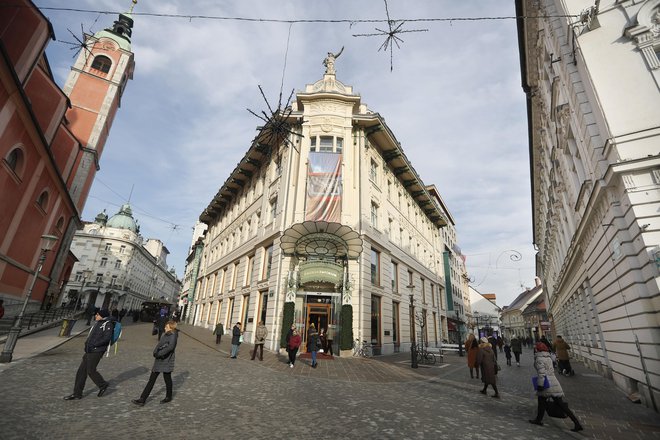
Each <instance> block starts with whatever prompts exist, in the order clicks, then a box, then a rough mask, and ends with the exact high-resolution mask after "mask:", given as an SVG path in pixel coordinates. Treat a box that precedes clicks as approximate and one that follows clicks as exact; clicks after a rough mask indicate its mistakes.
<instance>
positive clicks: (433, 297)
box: [431, 283, 435, 308]
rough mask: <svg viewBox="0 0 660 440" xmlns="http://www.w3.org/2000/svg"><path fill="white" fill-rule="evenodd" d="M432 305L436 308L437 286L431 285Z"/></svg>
mask: <svg viewBox="0 0 660 440" xmlns="http://www.w3.org/2000/svg"><path fill="white" fill-rule="evenodd" d="M431 304H432V305H433V308H435V286H434V285H433V283H431Z"/></svg>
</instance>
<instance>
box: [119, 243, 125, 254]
mask: <svg viewBox="0 0 660 440" xmlns="http://www.w3.org/2000/svg"><path fill="white" fill-rule="evenodd" d="M124 252H126V246H124V245H123V244H122V245H121V246H119V253H120V254H123V253H124Z"/></svg>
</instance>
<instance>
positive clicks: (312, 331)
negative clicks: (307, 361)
mask: <svg viewBox="0 0 660 440" xmlns="http://www.w3.org/2000/svg"><path fill="white" fill-rule="evenodd" d="M320 343H321V342H320V340H319V333H318V332H317V331H316V326H315V325H314V323H312V324H311V325H310V326H309V330H308V331H307V351H308V352H310V353H311V354H312V368H316V366H317V365H318V362H316V352H317V351H318V350H319V345H320Z"/></svg>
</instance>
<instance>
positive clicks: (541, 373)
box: [529, 342, 584, 432]
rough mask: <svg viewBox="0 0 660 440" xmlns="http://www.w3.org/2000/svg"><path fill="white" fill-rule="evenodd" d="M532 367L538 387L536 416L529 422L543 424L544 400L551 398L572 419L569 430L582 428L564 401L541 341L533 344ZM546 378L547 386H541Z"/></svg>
mask: <svg viewBox="0 0 660 440" xmlns="http://www.w3.org/2000/svg"><path fill="white" fill-rule="evenodd" d="M534 368H535V369H536V377H538V387H537V389H536V396H537V398H536V400H537V404H538V405H537V407H536V418H535V419H531V420H530V421H529V423H532V424H534V425H539V426H543V416H544V415H545V409H546V401H547V399H548V398H552V400H554V402H555V403H556V404H557V405H558V406H559V407H560V408H561V409H562V411H564V413H566V415H567V416H568V417H569V418H570V419H571V420H572V421H573V424H574V426H573V429H571V431H573V432H578V431H582V430H583V429H584V428H583V427H582V425H581V424H580V422H579V421H578V419H577V417H575V414H573V411H571V410H570V408H569V407H568V404H567V403H566V402H564V400H563V397H564V390H563V389H562V388H561V384H560V383H559V380H557V377H556V376H555V369H554V368H553V366H552V358H551V357H550V351H549V350H548V346H547V345H546V344H545V343H543V342H537V343H536V345H535V346H534ZM545 377H547V378H548V384H549V386H548V388H544V387H543V382H544V381H545V379H542V378H545Z"/></svg>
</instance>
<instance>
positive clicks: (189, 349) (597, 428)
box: [0, 323, 660, 440]
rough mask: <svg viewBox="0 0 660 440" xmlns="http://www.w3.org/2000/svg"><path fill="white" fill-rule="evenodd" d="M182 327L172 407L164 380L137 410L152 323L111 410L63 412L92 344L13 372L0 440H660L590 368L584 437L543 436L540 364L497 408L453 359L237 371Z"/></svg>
mask: <svg viewBox="0 0 660 440" xmlns="http://www.w3.org/2000/svg"><path fill="white" fill-rule="evenodd" d="M180 328H181V332H180V335H179V346H178V348H177V352H176V367H175V371H174V373H173V374H172V378H173V380H174V399H173V400H172V402H170V403H168V404H160V403H159V402H160V400H161V399H162V398H163V397H164V393H165V386H164V383H163V379H162V378H161V377H159V378H158V381H157V382H156V386H155V387H154V390H153V392H152V395H151V396H150V398H149V400H148V401H147V404H146V405H145V406H144V407H138V406H135V405H133V404H132V403H131V399H135V398H137V397H139V395H140V392H141V391H142V388H143V387H144V385H145V383H146V381H147V378H148V376H149V371H150V369H151V366H152V364H153V357H152V355H151V353H152V349H153V347H154V345H155V344H156V337H155V336H152V335H151V325H150V324H141V323H138V324H132V323H129V324H127V325H124V334H123V337H122V339H121V340H120V343H119V352H118V354H117V355H110V357H108V358H105V357H104V358H103V360H102V361H101V363H100V364H99V371H100V372H101V374H102V375H103V376H104V377H105V379H106V380H109V381H110V388H109V389H108V391H107V393H106V394H105V395H104V396H103V397H101V398H98V397H97V396H96V393H97V392H98V389H97V388H96V386H95V385H94V384H93V383H92V382H91V381H89V380H88V382H87V385H86V388H85V392H84V398H83V399H82V400H76V401H64V400H63V399H62V398H63V397H64V396H65V395H68V394H70V393H71V392H72V389H73V381H74V376H75V372H76V369H77V367H78V364H79V362H80V358H81V357H82V346H83V342H84V338H85V337H86V333H82V334H81V335H80V336H79V337H76V338H73V339H71V340H70V341H68V342H66V343H65V344H63V345H61V346H59V347H57V348H54V349H52V350H50V351H48V352H46V353H43V354H41V355H39V356H36V357H33V358H30V359H25V360H23V361H21V362H20V363H17V364H16V365H13V366H11V367H10V368H6V369H3V370H1V371H0V390H2V399H1V400H0V433H1V434H0V438H2V439H3V440H13V439H21V440H25V439H52V440H58V439H67V440H69V439H79V438H92V437H97V436H103V437H107V436H112V437H113V438H129V439H154V438H169V439H233V438H242V439H302V438H306V439H309V438H313V439H335V438H346V439H361V438H378V439H478V440H481V439H483V440H486V439H488V440H492V439H508V440H519V439H520V440H523V439H525V440H529V439H566V438H596V439H625V440H631V439H660V419H659V417H658V414H657V413H655V412H653V411H651V410H649V409H647V408H644V407H642V406H641V405H634V404H632V403H630V402H629V401H628V400H627V399H626V398H625V396H624V395H622V394H621V393H620V392H619V391H617V390H616V388H615V387H614V385H613V384H612V382H611V381H608V380H606V379H603V378H600V377H598V376H593V375H589V373H590V372H589V371H588V370H586V369H584V368H582V367H581V366H579V365H575V368H576V370H577V373H578V374H577V375H576V376H575V377H570V378H564V377H562V378H560V380H561V382H562V385H563V386H564V389H565V391H566V395H567V397H566V399H567V400H568V401H569V403H570V405H571V407H572V408H573V409H574V411H575V412H576V414H577V415H578V417H579V418H580V420H581V421H582V422H583V425H584V427H585V431H583V432H582V433H579V434H576V433H572V432H570V431H569V429H570V427H571V426H572V424H571V423H570V421H564V420H559V419H550V418H548V417H546V418H545V420H544V422H546V425H545V426H543V427H539V426H535V425H531V424H529V423H528V422H527V420H528V419H529V418H532V417H533V416H534V415H535V411H536V399H535V397H534V393H533V390H532V388H531V381H530V377H531V375H532V367H531V351H526V352H525V353H524V354H523V359H522V361H523V362H522V365H521V367H516V366H515V363H514V366H512V367H508V366H506V365H505V362H504V359H503V355H502V356H501V360H500V364H501V365H502V368H503V370H502V371H501V373H500V375H499V378H498V380H499V387H500V392H501V394H502V399H501V400H496V399H493V398H490V397H486V396H484V395H482V394H480V393H479V392H478V390H479V389H480V382H479V381H478V380H476V379H470V376H469V371H468V369H467V367H466V366H465V358H460V357H458V356H457V355H455V354H452V355H446V356H445V362H444V363H442V364H436V365H435V366H433V367H426V366H420V368H418V369H417V370H413V369H411V368H410V364H409V353H401V354H398V355H393V356H382V357H377V358H372V359H358V358H335V359H334V360H325V361H321V362H320V364H319V367H318V368H316V369H312V368H311V367H310V365H309V364H310V361H309V360H306V359H302V360H298V361H297V363H296V366H295V368H293V369H291V368H289V367H288V365H287V364H286V357H285V353H283V354H282V355H277V354H275V353H272V352H267V351H264V361H263V362H260V361H259V360H254V361H251V360H250V351H251V350H250V349H251V348H252V346H251V345H249V344H243V345H242V346H241V349H240V352H239V357H238V359H230V358H229V356H228V352H229V340H230V338H229V337H227V336H224V337H223V341H222V343H221V344H220V345H219V346H218V345H215V343H214V342H215V337H214V336H213V335H212V334H211V331H210V330H206V329H202V328H198V327H192V326H188V325H181V327H180ZM489 394H492V391H491V390H489ZM164 436H167V437H164Z"/></svg>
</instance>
